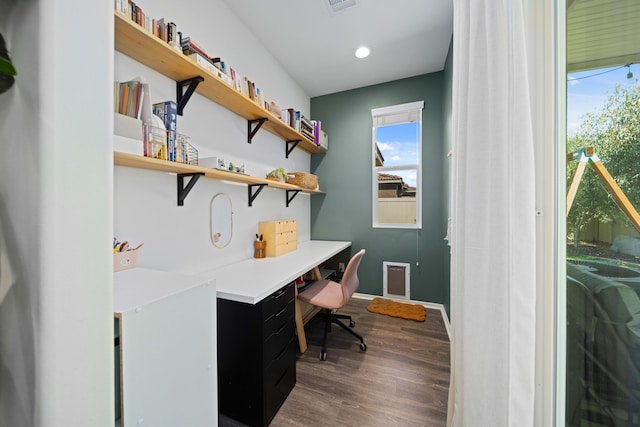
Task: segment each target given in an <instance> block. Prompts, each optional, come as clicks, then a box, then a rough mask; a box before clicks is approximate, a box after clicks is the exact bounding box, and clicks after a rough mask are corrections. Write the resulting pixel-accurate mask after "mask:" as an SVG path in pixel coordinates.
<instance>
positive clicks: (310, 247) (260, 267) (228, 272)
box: [198, 240, 351, 304]
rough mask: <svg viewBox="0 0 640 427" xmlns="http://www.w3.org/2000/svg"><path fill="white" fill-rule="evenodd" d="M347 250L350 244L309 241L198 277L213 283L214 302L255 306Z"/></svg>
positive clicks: (201, 274) (216, 269)
mask: <svg viewBox="0 0 640 427" xmlns="http://www.w3.org/2000/svg"><path fill="white" fill-rule="evenodd" d="M350 246H351V242H340V241H328V240H309V241H306V242H302V243H300V244H299V245H298V249H297V250H295V251H293V252H289V253H287V254H285V255H281V256H279V257H267V258H251V259H247V260H244V261H240V262H237V263H234V264H230V265H227V266H224V267H219V268H215V269H212V270H209V271H206V272H203V273H199V274H198V275H199V276H205V277H212V278H215V280H216V293H217V295H218V298H224V299H228V300H232V301H238V302H244V303H249V304H256V303H258V302H260V301H262V299H264V298H265V297H267V296H268V295H271V294H272V293H273V292H275V291H277V290H278V289H280V288H282V287H283V286H285V285H287V284H289V283H291V282H292V281H294V280H295V279H296V278H298V277H300V276H302V275H303V274H304V273H306V272H307V271H310V270H312V269H313V268H314V267H316V266H318V264H321V263H323V262H325V261H326V260H328V259H329V258H331V257H332V256H334V255H336V254H338V253H340V252H341V251H343V250H344V249H347V248H348V247H350Z"/></svg>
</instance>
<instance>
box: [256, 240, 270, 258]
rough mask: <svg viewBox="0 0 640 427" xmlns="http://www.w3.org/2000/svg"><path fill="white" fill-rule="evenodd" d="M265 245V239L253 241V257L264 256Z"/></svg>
mask: <svg viewBox="0 0 640 427" xmlns="http://www.w3.org/2000/svg"><path fill="white" fill-rule="evenodd" d="M266 247H267V241H266V240H262V241H260V240H256V241H255V242H253V249H254V253H253V256H254V258H264V257H265V255H266V251H265V248H266Z"/></svg>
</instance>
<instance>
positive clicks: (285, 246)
mask: <svg viewBox="0 0 640 427" xmlns="http://www.w3.org/2000/svg"><path fill="white" fill-rule="evenodd" d="M297 248H298V242H296V241H295V240H294V241H292V242H287V243H282V244H280V245H276V246H275V247H272V251H271V253H272V255H269V251H268V247H267V255H268V256H280V255H284V254H286V253H289V252H291V251H295V250H296V249H297Z"/></svg>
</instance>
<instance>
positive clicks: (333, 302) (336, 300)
mask: <svg viewBox="0 0 640 427" xmlns="http://www.w3.org/2000/svg"><path fill="white" fill-rule="evenodd" d="M363 255H364V249H361V250H360V252H358V253H357V254H355V255H354V256H353V257H351V260H349V264H347V268H346V269H345V271H344V275H343V276H342V280H341V281H340V283H336V282H334V281H332V280H327V279H324V280H316V281H315V282H313V283H311V284H310V285H309V286H308V287H307V288H306V289H305V290H304V291H303V292H301V293H300V294H298V298H300V300H302V301H304V302H307V303H309V304H312V305H315V306H316V307H321V308H323V310H322V315H323V316H324V320H325V328H324V338H323V339H322V351H321V352H320V360H327V335H328V333H329V332H331V324H332V323H335V324H336V325H338V326H340V327H341V328H342V329H344V330H345V331H347V332H349V333H350V334H351V335H353V336H354V337H356V338H358V339H359V340H360V349H361V350H363V351H365V350H366V349H367V345H366V344H365V343H364V339H363V338H362V336H361V335H359V334H357V333H356V332H354V331H353V330H352V329H350V328H347V326H346V325H345V324H344V323H342V322H341V321H340V319H349V326H350V327H351V328H353V327H354V326H355V325H356V323H355V322H354V321H353V319H352V318H351V316H345V315H342V314H336V313H335V312H336V310H338V309H339V308H342V307H344V306H345V305H346V304H347V303H348V302H349V300H350V299H351V296H352V295H353V293H354V292H355V291H356V289H358V285H359V284H360V282H359V280H358V266H359V265H360V260H361V259H362V256H363Z"/></svg>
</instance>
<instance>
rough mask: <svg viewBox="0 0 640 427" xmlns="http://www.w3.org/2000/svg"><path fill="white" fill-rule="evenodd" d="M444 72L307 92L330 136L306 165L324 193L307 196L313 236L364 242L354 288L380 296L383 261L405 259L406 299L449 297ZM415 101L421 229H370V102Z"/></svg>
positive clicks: (377, 104)
mask: <svg viewBox="0 0 640 427" xmlns="http://www.w3.org/2000/svg"><path fill="white" fill-rule="evenodd" d="M446 78H447V75H446V73H445V72H437V73H431V74H424V75H420V76H415V77H410V78H407V79H402V80H396V81H392V82H388V83H382V84H378V85H374V86H367V87H363V88H359V89H353V90H349V91H344V92H339V93H334V94H330V95H324V96H319V97H316V98H312V99H311V117H313V118H314V119H316V120H320V121H322V128H323V129H324V130H325V131H326V132H327V134H328V135H329V150H328V152H327V153H326V154H324V155H313V156H311V171H312V173H314V174H316V175H318V177H319V182H320V188H321V189H322V190H324V191H326V193H327V194H326V195H320V196H314V197H312V198H311V238H312V239H323V240H350V241H352V242H353V248H352V249H353V253H355V251H357V250H359V249H360V248H364V249H366V251H367V252H366V254H365V256H364V258H363V260H362V262H361V264H360V268H359V270H358V276H359V278H360V288H359V289H358V292H362V293H366V294H371V295H382V290H383V282H382V280H383V278H382V276H383V274H382V263H383V261H391V262H404V263H409V264H410V265H411V278H410V280H411V299H413V300H418V301H425V302H434V303H440V304H445V303H447V304H448V301H449V281H448V277H449V273H448V270H449V258H448V253H449V247H448V246H447V242H446V241H445V240H444V237H445V235H446V225H447V212H448V205H447V204H446V203H445V202H446V200H448V199H447V196H446V193H447V191H448V189H447V187H446V183H448V177H445V174H446V173H448V166H447V167H446V168H445V164H446V163H447V162H448V161H449V160H448V157H447V153H448V149H447V141H445V138H446V137H445V121H444V106H445V105H446V102H445V97H449V98H450V97H451V93H450V89H449V91H447V90H446V84H445V80H446ZM448 78H449V80H450V76H448ZM450 84H451V83H450V81H449V83H448V85H449V87H450ZM421 100H424V110H423V116H422V144H423V146H422V180H423V182H422V185H423V187H422V188H423V190H422V199H423V200H422V229H421V230H415V229H411V230H410V229H388V228H387V229H385V228H373V227H372V225H371V224H372V218H371V215H372V213H371V210H372V194H371V192H372V189H371V179H372V175H371V174H372V173H373V171H372V153H371V146H372V145H371V144H372V141H371V138H372V132H371V128H372V122H371V109H372V108H378V107H386V106H389V105H396V104H403V103H407V102H414V101H421ZM448 104H449V105H450V104H451V102H450V100H449V101H448ZM449 114H450V113H449ZM417 264H418V265H417ZM445 272H446V274H445ZM447 308H448V307H447Z"/></svg>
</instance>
